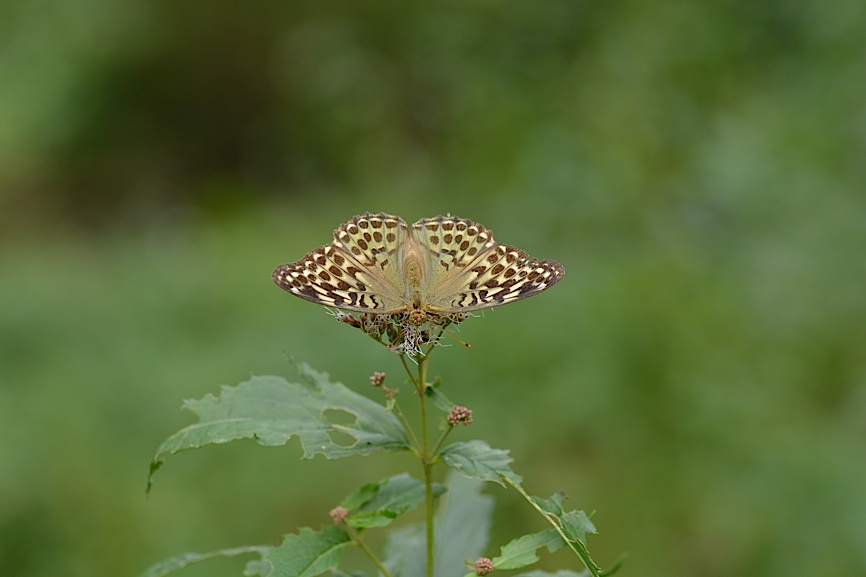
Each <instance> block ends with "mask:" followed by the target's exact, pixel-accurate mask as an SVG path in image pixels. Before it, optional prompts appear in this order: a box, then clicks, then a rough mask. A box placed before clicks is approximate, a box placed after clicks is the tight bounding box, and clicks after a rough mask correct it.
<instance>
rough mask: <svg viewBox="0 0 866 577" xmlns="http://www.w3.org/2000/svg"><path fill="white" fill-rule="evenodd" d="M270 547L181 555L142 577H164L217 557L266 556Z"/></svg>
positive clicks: (165, 561)
mask: <svg viewBox="0 0 866 577" xmlns="http://www.w3.org/2000/svg"><path fill="white" fill-rule="evenodd" d="M268 550H269V548H268V547H262V546H252V547H234V548H231V549H221V550H219V551H211V552H210V553H181V554H180V555H175V556H174V557H170V558H168V559H165V560H163V561H160V562H159V563H157V564H155V565H151V566H150V567H148V568H147V570H145V572H144V573H142V574H141V575H140V577H163V576H164V575H168V574H169V573H172V572H174V571H178V570H179V569H183V568H184V567H188V566H189V565H193V564H195V563H200V562H202V561H207V560H208V559H214V558H217V557H235V556H237V555H246V554H250V553H258V554H259V555H265V554H266V553H267V552H268Z"/></svg>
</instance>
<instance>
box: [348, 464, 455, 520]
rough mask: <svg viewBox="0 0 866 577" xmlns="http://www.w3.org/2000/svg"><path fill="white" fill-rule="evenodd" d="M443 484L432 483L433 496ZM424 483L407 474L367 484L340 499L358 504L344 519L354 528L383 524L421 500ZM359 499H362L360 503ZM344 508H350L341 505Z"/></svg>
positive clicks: (414, 506) (409, 509)
mask: <svg viewBox="0 0 866 577" xmlns="http://www.w3.org/2000/svg"><path fill="white" fill-rule="evenodd" d="M444 492H445V487H443V486H442V485H439V484H434V486H433V496H434V497H439V496H440V495H442V494H443V493H444ZM424 498H425V490H424V483H422V482H421V481H419V480H417V479H413V478H412V477H410V476H409V475H408V474H407V473H401V474H399V475H394V476H393V477H390V478H388V479H385V480H384V481H382V482H380V483H370V484H368V485H364V486H363V487H361V489H359V490H358V491H355V492H354V493H352V494H351V495H349V497H347V498H346V499H344V500H343V501H344V503H346V502H349V503H358V505H357V508H358V512H357V513H355V514H353V515H349V517H347V518H346V524H347V525H349V526H350V527H354V528H356V529H366V528H369V527H384V526H386V525H390V524H391V522H392V521H394V519H396V518H397V517H398V516H399V515H402V514H403V513H405V512H407V511H411V510H413V509H415V508H416V507H417V506H418V505H420V504H421V503H423V502H424ZM362 501H363V502H362ZM343 506H344V507H346V508H347V509H351V507H349V506H348V505H346V504H343Z"/></svg>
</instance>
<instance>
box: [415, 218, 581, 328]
mask: <svg viewBox="0 0 866 577" xmlns="http://www.w3.org/2000/svg"><path fill="white" fill-rule="evenodd" d="M412 234H413V235H414V237H415V239H416V241H417V242H418V243H419V244H420V245H421V246H423V247H424V248H425V254H426V256H427V260H426V263H427V270H426V275H427V276H426V277H425V281H426V283H427V285H426V286H427V291H426V301H427V310H428V311H429V312H433V313H441V314H451V313H455V312H470V311H475V310H480V309H485V308H490V307H494V306H498V305H501V304H507V303H510V302H513V301H516V300H520V299H524V298H527V297H530V296H533V295H536V294H538V293H540V292H542V291H544V290H547V289H548V288H550V287H551V286H552V285H553V284H555V283H556V282H557V281H559V279H561V278H562V275H563V272H564V270H563V268H562V265H560V264H559V263H558V262H556V261H554V260H538V259H535V258H532V257H531V256H529V255H528V254H527V253H525V252H524V251H522V250H520V249H519V248H516V247H513V246H510V245H505V244H499V243H497V242H496V241H495V240H494V239H493V233H491V232H490V231H489V230H487V229H486V228H484V227H483V226H482V225H480V224H478V223H475V222H473V221H471V220H469V219H462V218H458V217H443V216H437V217H434V218H425V219H421V220H419V221H418V222H416V223H415V224H414V225H412Z"/></svg>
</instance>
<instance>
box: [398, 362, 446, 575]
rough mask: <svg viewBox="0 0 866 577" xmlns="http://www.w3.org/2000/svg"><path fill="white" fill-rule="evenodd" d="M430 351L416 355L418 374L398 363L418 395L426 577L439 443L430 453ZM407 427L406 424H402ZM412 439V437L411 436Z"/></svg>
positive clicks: (430, 556)
mask: <svg viewBox="0 0 866 577" xmlns="http://www.w3.org/2000/svg"><path fill="white" fill-rule="evenodd" d="M429 352H430V350H429V349H428V351H427V354H423V355H418V357H417V359H418V361H417V362H418V374H417V376H416V375H414V374H413V372H412V369H411V368H410V367H409V363H407V362H406V356H405V355H400V361H401V362H402V363H403V368H404V369H406V373H407V374H408V375H409V379H410V380H411V381H412V384H414V385H415V391H416V393H417V394H418V408H419V411H420V417H421V447H420V449H421V466H422V467H423V469H424V496H425V501H426V523H425V524H426V528H427V577H433V568H434V567H433V552H434V543H433V463H434V462H435V460H436V453H435V451H438V450H439V447H440V445H441V439H440V442H438V443H437V444H436V448H435V450H434V452H433V453H432V454H431V453H430V441H429V437H428V436H427V361H428V359H429V356H428V354H429ZM404 426H407V427H408V423H404ZM413 437H414V435H413Z"/></svg>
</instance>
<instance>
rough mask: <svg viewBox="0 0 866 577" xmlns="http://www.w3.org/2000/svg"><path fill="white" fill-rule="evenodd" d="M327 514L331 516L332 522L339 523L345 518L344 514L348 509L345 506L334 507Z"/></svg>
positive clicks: (346, 513)
mask: <svg viewBox="0 0 866 577" xmlns="http://www.w3.org/2000/svg"><path fill="white" fill-rule="evenodd" d="M328 514H329V515H330V516H331V519H332V520H333V521H334V524H336V525H340V524H342V523H343V521H345V520H346V515H348V514H349V510H348V509H346V508H345V507H334V508H333V509H331V511H330V512H329V513H328Z"/></svg>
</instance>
